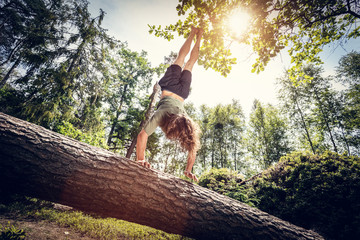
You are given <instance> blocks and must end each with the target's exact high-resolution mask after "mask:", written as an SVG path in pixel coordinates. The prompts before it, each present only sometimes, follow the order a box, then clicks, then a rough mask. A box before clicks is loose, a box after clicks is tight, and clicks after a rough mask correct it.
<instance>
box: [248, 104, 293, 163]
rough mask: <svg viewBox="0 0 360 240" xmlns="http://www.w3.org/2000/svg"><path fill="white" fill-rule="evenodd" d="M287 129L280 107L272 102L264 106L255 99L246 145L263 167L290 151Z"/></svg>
mask: <svg viewBox="0 0 360 240" xmlns="http://www.w3.org/2000/svg"><path fill="white" fill-rule="evenodd" d="M286 129H287V127H286V123H285V120H284V118H283V117H282V116H281V115H280V112H279V110H278V109H276V108H275V107H273V106H272V105H270V104H269V105H267V106H266V107H264V106H263V105H262V104H261V103H260V101H258V100H255V101H254V105H253V109H252V112H251V114H250V121H249V127H248V129H247V138H246V145H247V149H248V151H249V152H250V153H251V154H252V156H253V157H254V158H255V159H257V160H258V161H259V163H260V164H261V165H262V166H263V168H265V169H266V168H268V167H269V166H271V164H273V163H275V162H277V161H279V159H280V157H281V156H283V155H285V154H286V153H288V152H290V147H289V142H288V138H287V135H286Z"/></svg>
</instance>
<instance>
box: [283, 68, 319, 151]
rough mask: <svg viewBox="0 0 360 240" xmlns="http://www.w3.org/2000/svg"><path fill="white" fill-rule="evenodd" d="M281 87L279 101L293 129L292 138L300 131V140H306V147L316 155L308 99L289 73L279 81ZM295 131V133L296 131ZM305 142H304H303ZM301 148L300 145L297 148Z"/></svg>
mask: <svg viewBox="0 0 360 240" xmlns="http://www.w3.org/2000/svg"><path fill="white" fill-rule="evenodd" d="M278 82H279V84H280V85H281V87H280V90H279V95H278V97H279V100H280V102H281V103H282V109H283V112H284V113H285V114H286V115H287V116H288V121H289V123H291V126H292V127H291V129H293V131H292V132H293V133H294V134H292V136H293V137H292V138H294V136H296V135H297V134H298V133H299V131H300V138H301V139H306V141H305V142H306V143H307V144H304V145H305V146H309V147H310V149H311V151H312V152H313V153H314V154H315V153H316V147H317V146H316V144H315V143H314V139H313V134H312V128H311V126H310V120H309V118H308V114H307V108H306V106H305V104H304V101H306V98H303V97H302V94H301V93H300V89H299V88H298V87H297V86H296V85H294V84H293V82H292V81H291V80H290V78H289V76H288V73H285V75H284V77H281V78H279V79H278ZM294 130H295V131H294ZM302 142H304V141H302ZM297 147H299V145H298V146H297ZM305 149H307V147H305Z"/></svg>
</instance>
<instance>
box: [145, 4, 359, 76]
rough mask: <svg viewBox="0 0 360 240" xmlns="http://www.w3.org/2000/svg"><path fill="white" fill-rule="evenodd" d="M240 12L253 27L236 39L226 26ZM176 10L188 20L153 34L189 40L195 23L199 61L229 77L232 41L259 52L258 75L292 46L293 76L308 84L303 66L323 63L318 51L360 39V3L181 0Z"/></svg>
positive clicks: (291, 73)
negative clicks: (199, 33) (199, 35)
mask: <svg viewBox="0 0 360 240" xmlns="http://www.w3.org/2000/svg"><path fill="white" fill-rule="evenodd" d="M237 8H243V9H244V10H245V11H246V12H248V13H250V15H251V20H250V23H251V24H250V26H249V27H248V29H247V32H246V33H244V35H243V36H241V37H234V36H233V35H232V34H231V33H230V32H229V31H228V30H227V29H228V28H227V27H226V23H225V19H226V18H227V17H228V16H229V14H230V13H232V12H233V11H235V10H236V9H237ZM176 11H177V12H178V15H179V18H180V17H182V18H183V16H182V15H185V17H186V18H185V20H178V21H177V22H176V23H175V24H170V25H168V26H165V27H164V28H162V27H161V26H158V27H156V26H149V28H150V29H149V32H150V34H155V36H158V37H164V38H166V39H168V40H171V39H173V38H174V37H173V33H174V32H176V33H177V34H178V35H179V36H185V37H186V36H187V35H188V33H189V29H190V25H194V26H199V27H202V28H203V29H204V30H205V32H204V35H203V38H204V41H203V45H202V47H201V50H200V58H199V63H200V64H202V65H204V67H205V68H206V69H207V68H209V67H210V68H213V69H214V70H216V71H219V72H221V74H222V75H224V76H226V75H227V74H228V73H229V72H230V70H231V65H233V64H235V63H236V59H234V58H231V52H230V45H231V43H232V42H233V41H235V42H238V43H245V44H248V45H251V46H252V48H253V50H254V52H256V53H257V55H258V58H257V59H256V62H255V63H254V64H253V72H260V71H263V70H264V68H265V67H266V65H267V63H268V62H269V60H270V59H271V58H273V57H275V56H277V55H278V54H279V53H280V51H281V50H282V49H284V48H285V47H289V48H290V49H289V50H288V51H289V54H290V56H291V58H292V64H293V65H292V67H291V68H290V70H289V76H290V78H291V79H293V80H294V79H295V78H296V77H297V76H299V74H300V75H303V77H304V79H305V80H309V79H311V77H310V76H308V75H305V74H304V73H303V72H301V70H302V66H303V64H307V63H314V64H321V59H320V57H319V53H320V52H321V51H322V48H323V47H324V46H325V45H327V44H329V43H331V42H335V41H343V40H344V39H351V38H357V37H359V36H360V27H357V26H356V23H358V21H359V15H358V14H357V12H358V6H357V2H356V1H352V2H351V1H350V2H347V1H341V0H334V1H323V0H315V1H311V2H309V1H307V0H299V1H293V0H284V1H269V0H265V1H258V0H250V1H242V0H235V1H230V0H225V1H224V0H211V1H190V0H180V3H179V4H178V5H177V7H176ZM239 24H241V23H239ZM354 24H355V26H354Z"/></svg>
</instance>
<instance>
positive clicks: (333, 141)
mask: <svg viewBox="0 0 360 240" xmlns="http://www.w3.org/2000/svg"><path fill="white" fill-rule="evenodd" d="M315 97H316V100H317V101H318V104H319V109H320V112H321V115H322V116H323V119H324V122H325V126H326V129H327V131H328V132H329V136H330V140H331V143H332V144H333V147H334V151H335V152H336V153H337V152H338V149H337V147H336V143H335V140H334V137H333V133H332V131H331V128H330V125H329V119H328V118H327V116H326V114H325V112H324V109H323V108H322V105H323V103H322V102H321V101H320V97H319V95H318V93H317V91H316V90H315Z"/></svg>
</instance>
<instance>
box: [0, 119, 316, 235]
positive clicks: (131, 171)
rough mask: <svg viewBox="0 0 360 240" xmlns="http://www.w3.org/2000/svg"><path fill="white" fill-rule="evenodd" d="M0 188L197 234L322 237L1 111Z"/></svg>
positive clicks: (176, 230) (132, 220)
mask: <svg viewBox="0 0 360 240" xmlns="http://www.w3.org/2000/svg"><path fill="white" fill-rule="evenodd" d="M0 159H1V160H0V172H1V174H0V187H1V188H0V189H1V190H2V191H4V189H7V190H12V191H13V192H16V193H21V194H25V195H28V196H32V197H37V198H40V199H44V200H49V201H53V202H57V203H61V204H65V205H68V206H72V207H74V208H77V209H79V210H82V211H85V212H91V213H96V214H97V215H99V216H103V217H115V218H119V219H124V220H127V221H131V222H136V223H139V224H143V225H148V226H151V227H154V228H157V229H161V230H164V231H166V232H170V233H176V234H181V235H183V236H189V237H193V238H197V239H251V240H254V239H261V240H266V239H276V240H280V239H284V240H290V239H296V240H299V239H323V238H322V237H321V236H320V235H318V234H317V233H314V232H312V231H309V230H305V229H303V228H300V227H297V226H294V225H292V224H290V223H288V222H286V221H282V220H280V219H278V218H276V217H273V216H271V215H269V214H267V213H264V212H262V211H260V210H258V209H255V208H251V207H249V206H247V205H246V204H243V203H241V202H238V201H236V200H233V199H231V198H228V197H226V196H223V195H220V194H217V193H215V192H213V191H210V190H208V189H205V188H202V187H200V186H198V185H194V184H192V183H189V182H187V181H184V180H181V179H179V178H176V177H174V176H171V175H168V174H165V173H162V172H159V171H156V170H152V169H147V168H144V167H142V166H140V165H138V164H137V163H136V162H135V161H130V160H129V159H126V158H123V157H121V156H119V155H116V154H114V153H112V152H109V151H106V150H104V149H100V148H97V147H93V146H90V145H87V144H85V143H81V142H78V141H76V140H73V139H71V138H68V137H65V136H62V135H60V134H57V133H54V132H52V131H50V130H47V129H45V128H43V127H40V126H37V125H35V124H31V123H28V122H25V121H23V120H19V119H17V118H14V117H10V116H8V115H6V114H3V113H0Z"/></svg>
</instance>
